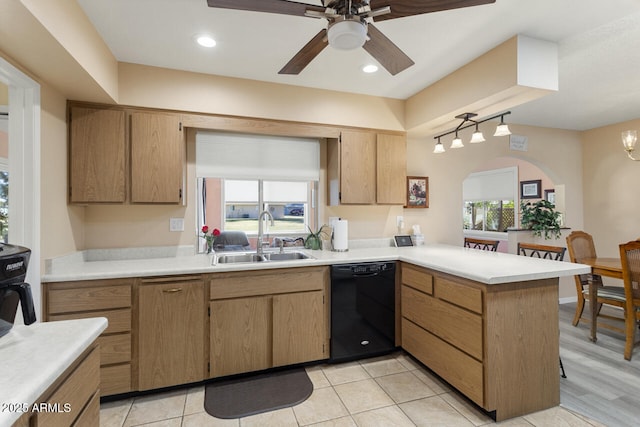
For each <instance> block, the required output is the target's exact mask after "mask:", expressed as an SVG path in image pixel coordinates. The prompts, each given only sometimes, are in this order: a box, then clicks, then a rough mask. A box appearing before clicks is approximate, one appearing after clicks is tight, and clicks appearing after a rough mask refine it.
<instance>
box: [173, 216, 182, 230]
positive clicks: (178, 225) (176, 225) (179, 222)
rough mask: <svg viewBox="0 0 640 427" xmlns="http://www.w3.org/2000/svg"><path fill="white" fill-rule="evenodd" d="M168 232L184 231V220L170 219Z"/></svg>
mask: <svg viewBox="0 0 640 427" xmlns="http://www.w3.org/2000/svg"><path fill="white" fill-rule="evenodd" d="M169 231H184V218H170V219H169Z"/></svg>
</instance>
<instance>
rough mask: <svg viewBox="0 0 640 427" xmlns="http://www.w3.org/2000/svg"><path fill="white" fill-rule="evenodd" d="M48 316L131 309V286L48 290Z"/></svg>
mask: <svg viewBox="0 0 640 427" xmlns="http://www.w3.org/2000/svg"><path fill="white" fill-rule="evenodd" d="M48 301H49V302H48V304H49V310H48V313H49V314H59V313H72V312H77V311H91V310H106V309H111V308H125V307H131V286H130V285H123V286H88V287H83V288H71V289H55V288H54V289H50V290H49V293H48Z"/></svg>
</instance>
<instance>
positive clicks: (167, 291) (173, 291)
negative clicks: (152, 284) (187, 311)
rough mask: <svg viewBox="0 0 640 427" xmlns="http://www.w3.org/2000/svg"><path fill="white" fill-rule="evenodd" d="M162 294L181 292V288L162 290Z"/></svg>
mask: <svg viewBox="0 0 640 427" xmlns="http://www.w3.org/2000/svg"><path fill="white" fill-rule="evenodd" d="M162 292H164V293H165V294H175V293H178V292H182V288H171V289H164V290H163V291H162Z"/></svg>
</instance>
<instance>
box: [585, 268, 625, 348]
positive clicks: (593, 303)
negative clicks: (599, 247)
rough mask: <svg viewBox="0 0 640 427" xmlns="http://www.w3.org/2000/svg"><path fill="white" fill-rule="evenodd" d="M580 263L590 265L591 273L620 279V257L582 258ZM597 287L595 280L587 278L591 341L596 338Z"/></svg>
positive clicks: (594, 340)
mask: <svg viewBox="0 0 640 427" xmlns="http://www.w3.org/2000/svg"><path fill="white" fill-rule="evenodd" d="M580 263H581V264H587V265H590V266H591V274H592V275H596V274H597V275H599V276H606V277H613V278H615V279H622V262H621V261H620V258H599V257H598V258H584V259H581V260H580ZM597 301H598V287H597V286H596V284H595V281H593V280H589V307H590V309H591V332H590V337H589V338H590V339H591V341H593V342H596V341H597V340H598V337H597V334H596V331H597V328H598V304H597Z"/></svg>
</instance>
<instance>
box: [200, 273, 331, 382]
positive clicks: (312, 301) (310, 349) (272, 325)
mask: <svg viewBox="0 0 640 427" xmlns="http://www.w3.org/2000/svg"><path fill="white" fill-rule="evenodd" d="M328 275H329V271H328V268H327V267H319V268H316V267H313V268H295V269H285V270H271V271H270V272H269V271H260V272H252V273H248V272H242V273H226V274H219V275H215V276H212V278H211V281H210V298H211V302H210V305H209V307H210V325H211V326H210V341H209V345H210V349H209V354H210V373H209V376H210V377H221V376H225V375H231V374H239V373H244V372H252V371H258V370H262V369H267V368H271V367H276V366H284V365H290V364H295V363H302V362H309V361H314V360H322V359H326V358H328V356H329V346H328V327H329V325H328V311H327V309H328V305H327V304H326V303H325V301H326V300H327V298H326V293H327V289H328V282H329V276H328Z"/></svg>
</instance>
